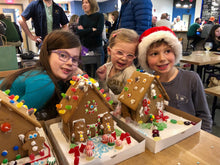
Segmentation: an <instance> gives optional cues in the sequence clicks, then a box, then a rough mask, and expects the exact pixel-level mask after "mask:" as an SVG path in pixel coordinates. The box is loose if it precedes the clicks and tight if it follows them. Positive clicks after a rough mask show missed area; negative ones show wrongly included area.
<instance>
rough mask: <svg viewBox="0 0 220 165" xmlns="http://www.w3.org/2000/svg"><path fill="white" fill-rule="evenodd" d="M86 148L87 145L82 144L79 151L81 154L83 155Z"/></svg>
mask: <svg viewBox="0 0 220 165" xmlns="http://www.w3.org/2000/svg"><path fill="white" fill-rule="evenodd" d="M85 148H86V145H85V144H81V146H80V148H79V151H80V152H81V153H83V151H84V149H85Z"/></svg>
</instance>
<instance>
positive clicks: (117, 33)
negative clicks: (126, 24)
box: [109, 28, 139, 48]
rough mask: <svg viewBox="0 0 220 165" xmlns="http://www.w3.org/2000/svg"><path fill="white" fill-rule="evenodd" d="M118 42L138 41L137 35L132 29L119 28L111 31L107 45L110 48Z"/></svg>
mask: <svg viewBox="0 0 220 165" xmlns="http://www.w3.org/2000/svg"><path fill="white" fill-rule="evenodd" d="M118 42H128V43H138V42H139V36H138V34H137V32H136V31H134V30H132V29H125V28H120V29H117V30H114V31H112V33H111V35H110V37H109V47H110V48H112V47H113V46H114V45H115V44H116V43H118Z"/></svg>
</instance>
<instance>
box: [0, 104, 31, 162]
mask: <svg viewBox="0 0 220 165" xmlns="http://www.w3.org/2000/svg"><path fill="white" fill-rule="evenodd" d="M4 122H8V123H10V124H11V132H7V133H4V132H2V131H0V153H2V151H4V150H6V151H7V152H8V155H7V156H2V155H0V163H2V161H3V160H4V159H8V161H11V160H15V158H16V155H17V154H20V155H21V157H25V156H27V151H24V150H22V142H21V141H20V140H19V138H18V135H19V134H24V135H25V133H26V132H28V131H30V130H35V126H34V125H33V124H32V123H30V122H29V121H27V120H25V119H24V118H23V117H21V116H20V115H18V114H16V113H15V112H14V111H12V110H9V109H8V108H7V107H6V106H5V105H3V104H0V125H1V124H2V123H4ZM14 146H18V147H19V150H18V151H14V150H13V147H14Z"/></svg>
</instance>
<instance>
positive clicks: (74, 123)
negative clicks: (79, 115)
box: [73, 119, 86, 126]
mask: <svg viewBox="0 0 220 165" xmlns="http://www.w3.org/2000/svg"><path fill="white" fill-rule="evenodd" d="M78 121H83V122H84V123H86V122H85V119H78V120H74V121H73V126H74V124H75V123H76V122H78Z"/></svg>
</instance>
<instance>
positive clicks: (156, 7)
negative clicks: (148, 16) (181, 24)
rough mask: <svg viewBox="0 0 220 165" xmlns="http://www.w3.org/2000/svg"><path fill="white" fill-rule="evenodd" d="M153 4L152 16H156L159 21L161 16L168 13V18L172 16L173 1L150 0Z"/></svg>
mask: <svg viewBox="0 0 220 165" xmlns="http://www.w3.org/2000/svg"><path fill="white" fill-rule="evenodd" d="M151 1H152V3H153V11H152V15H154V16H157V20H160V17H161V14H163V13H168V14H169V15H170V18H172V15H173V0H151Z"/></svg>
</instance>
